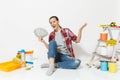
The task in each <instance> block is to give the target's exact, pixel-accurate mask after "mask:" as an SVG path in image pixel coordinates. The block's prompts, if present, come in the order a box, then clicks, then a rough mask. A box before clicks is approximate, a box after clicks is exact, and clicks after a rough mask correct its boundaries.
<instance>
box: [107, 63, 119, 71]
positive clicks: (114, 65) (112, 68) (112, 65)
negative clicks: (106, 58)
mask: <svg viewBox="0 0 120 80" xmlns="http://www.w3.org/2000/svg"><path fill="white" fill-rule="evenodd" d="M108 67H109V72H113V73H115V72H117V63H116V62H114V61H110V62H108Z"/></svg>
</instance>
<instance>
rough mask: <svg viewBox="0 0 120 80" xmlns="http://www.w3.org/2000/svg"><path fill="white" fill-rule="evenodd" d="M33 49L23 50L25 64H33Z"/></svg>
mask: <svg viewBox="0 0 120 80" xmlns="http://www.w3.org/2000/svg"><path fill="white" fill-rule="evenodd" d="M33 52H34V51H33V50H31V51H26V52H25V61H26V65H27V66H32V65H33Z"/></svg>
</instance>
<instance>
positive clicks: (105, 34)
mask: <svg viewBox="0 0 120 80" xmlns="http://www.w3.org/2000/svg"><path fill="white" fill-rule="evenodd" d="M107 39H108V33H107V32H101V33H100V40H104V41H106V40H107Z"/></svg>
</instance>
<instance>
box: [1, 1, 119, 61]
mask: <svg viewBox="0 0 120 80" xmlns="http://www.w3.org/2000/svg"><path fill="white" fill-rule="evenodd" d="M119 4H120V1H119V0H0V59H1V60H2V59H4V58H7V59H11V58H12V57H13V56H15V55H16V53H17V51H18V50H20V49H25V50H34V51H35V54H36V55H43V54H44V53H46V51H47V50H46V48H45V47H44V46H43V44H41V43H40V42H39V41H38V39H37V38H36V37H35V36H34V34H33V30H34V29H35V28H37V27H44V28H45V29H47V30H48V32H51V31H52V28H51V27H50V25H49V22H48V19H49V17H50V16H52V15H56V16H58V17H59V19H60V22H61V26H63V27H69V28H70V29H71V30H72V31H73V32H74V33H75V34H77V32H78V29H79V28H80V27H81V25H82V24H84V22H87V23H88V26H87V27H86V28H85V29H84V31H83V36H82V40H81V43H80V44H77V46H78V47H80V48H81V49H82V50H83V51H84V52H87V53H90V52H92V51H93V50H94V48H95V46H96V42H97V39H98V38H99V32H100V31H101V29H100V28H99V27H98V25H99V24H100V23H110V22H112V21H115V22H117V24H119V25H120V20H119V18H120V16H119V14H120V5H119ZM47 38H48V36H47V37H46V38H45V40H46V41H47ZM78 49H79V48H78ZM40 53H41V54H40Z"/></svg>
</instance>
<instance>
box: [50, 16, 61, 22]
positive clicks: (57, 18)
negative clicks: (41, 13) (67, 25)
mask: <svg viewBox="0 0 120 80" xmlns="http://www.w3.org/2000/svg"><path fill="white" fill-rule="evenodd" d="M52 18H55V19H56V20H57V21H59V18H58V17H57V16H51V17H50V18H49V21H50V19H52Z"/></svg>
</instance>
